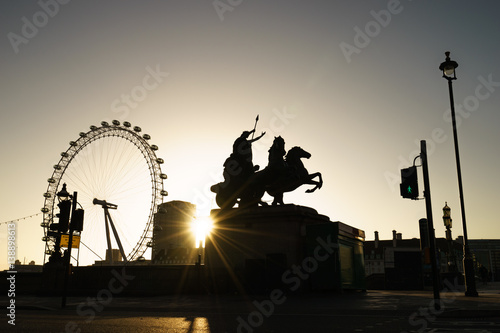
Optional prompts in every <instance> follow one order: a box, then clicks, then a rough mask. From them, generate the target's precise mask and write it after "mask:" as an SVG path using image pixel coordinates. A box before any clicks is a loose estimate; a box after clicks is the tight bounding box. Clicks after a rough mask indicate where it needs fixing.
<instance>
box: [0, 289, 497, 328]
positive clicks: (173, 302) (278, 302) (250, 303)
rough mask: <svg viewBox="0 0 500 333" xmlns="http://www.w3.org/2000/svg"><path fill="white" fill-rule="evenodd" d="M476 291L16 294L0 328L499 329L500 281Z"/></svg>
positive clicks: (107, 291) (104, 291)
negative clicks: (437, 294) (436, 295)
mask: <svg viewBox="0 0 500 333" xmlns="http://www.w3.org/2000/svg"><path fill="white" fill-rule="evenodd" d="M477 289H478V293H479V296H478V297H467V296H465V293H464V291H443V292H441V293H440V299H439V300H438V301H437V302H434V294H433V291H432V290H423V291H394V290H368V291H366V292H361V291H352V292H347V291H346V292H343V293H330V292H317V293H301V294H298V293H296V292H292V291H290V290H287V291H284V290H283V291H282V290H278V289H276V290H274V291H271V292H269V293H268V294H263V295H236V294H235V295H227V294H225V295H171V296H156V297H129V296H123V297H120V295H119V294H116V295H114V294H112V293H111V292H110V291H109V290H101V291H99V292H97V293H96V295H93V296H79V297H68V298H67V300H66V306H65V307H64V308H61V300H62V299H61V297H37V296H29V295H16V296H15V305H16V308H15V311H14V312H15V325H13V324H8V323H7V321H8V320H10V317H9V314H7V317H4V318H5V319H4V323H2V324H0V331H1V332H30V333H33V332H44V333H46V332H58V333H59V332H77V333H85V332H92V333H106V332H120V333H129V332H130V333H132V332H133V333H137V332H139V333H142V332H144V333H156V332H158V333H160V332H161V333H164V332H168V333H174V332H175V333H229V332H238V333H259V332H263V333H278V332H287V333H303V332H311V333H312V332H314V333H316V332H341V333H342V332H367V333H368V332H370V333H375V332H381V333H382V332H383V333H387V332H397V333H401V332H404V333H417V332H424V333H425V332H428V333H431V332H432V333H440V332H446V333H449V332H468V333H500V283H489V284H487V285H478V286H477ZM4 300H5V298H4ZM435 303H437V304H439V305H440V307H439V308H436V307H435V306H434V305H435ZM3 306H5V304H4V305H3ZM4 309H5V308H4ZM8 311H9V310H8ZM11 313H12V312H11Z"/></svg>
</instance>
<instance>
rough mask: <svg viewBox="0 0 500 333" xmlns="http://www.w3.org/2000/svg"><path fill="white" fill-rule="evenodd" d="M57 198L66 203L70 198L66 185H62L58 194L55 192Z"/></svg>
mask: <svg viewBox="0 0 500 333" xmlns="http://www.w3.org/2000/svg"><path fill="white" fill-rule="evenodd" d="M57 197H58V198H59V200H61V201H66V200H69V199H70V198H71V195H70V194H69V193H68V190H66V183H64V184H63V187H62V189H61V190H60V191H59V192H57Z"/></svg>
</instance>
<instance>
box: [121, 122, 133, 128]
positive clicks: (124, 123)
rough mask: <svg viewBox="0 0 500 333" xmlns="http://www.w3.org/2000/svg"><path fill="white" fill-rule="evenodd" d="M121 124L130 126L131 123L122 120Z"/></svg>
mask: <svg viewBox="0 0 500 333" xmlns="http://www.w3.org/2000/svg"><path fill="white" fill-rule="evenodd" d="M123 126H125V127H130V126H132V124H131V123H129V122H128V121H124V122H123Z"/></svg>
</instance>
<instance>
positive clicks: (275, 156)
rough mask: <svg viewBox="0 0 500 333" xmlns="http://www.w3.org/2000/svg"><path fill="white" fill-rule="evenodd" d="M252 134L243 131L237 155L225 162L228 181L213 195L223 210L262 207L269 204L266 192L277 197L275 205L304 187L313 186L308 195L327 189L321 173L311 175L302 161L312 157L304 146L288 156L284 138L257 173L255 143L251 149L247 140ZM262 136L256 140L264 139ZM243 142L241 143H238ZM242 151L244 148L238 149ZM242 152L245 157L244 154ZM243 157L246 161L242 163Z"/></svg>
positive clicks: (215, 186)
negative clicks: (254, 157) (253, 151)
mask: <svg viewBox="0 0 500 333" xmlns="http://www.w3.org/2000/svg"><path fill="white" fill-rule="evenodd" d="M254 130H255V129H254ZM250 133H252V132H243V134H242V135H241V136H240V138H238V139H237V140H236V141H235V144H234V146H233V153H232V154H231V156H230V157H229V158H228V159H227V160H226V162H225V163H224V182H223V183H218V184H215V185H213V186H212V187H211V190H212V192H215V193H216V202H217V205H218V206H219V207H220V208H222V209H224V208H232V207H233V206H234V205H235V204H236V203H238V207H252V206H257V205H259V204H260V205H262V206H265V205H267V203H265V202H263V201H262V197H263V196H264V193H265V192H267V193H268V194H269V195H271V196H272V197H274V200H273V203H272V204H273V205H283V204H284V203H283V194H284V193H285V192H291V191H294V190H295V189H297V188H298V187H300V186H301V185H306V184H309V185H314V187H313V188H312V189H308V190H306V193H311V192H314V191H315V190H317V189H320V188H321V187H322V186H323V179H322V176H321V173H319V172H316V173H313V174H309V172H308V171H307V169H306V168H305V167H304V164H303V163H302V161H301V159H302V158H310V157H311V154H310V153H308V152H307V151H305V150H303V149H302V148H300V147H293V148H292V149H290V150H289V151H288V153H286V150H285V141H284V140H283V138H282V137H281V136H278V137H275V138H274V141H273V144H272V146H271V148H270V149H269V158H268V165H267V167H266V168H265V169H263V170H261V171H258V172H256V171H257V170H258V166H255V167H254V166H253V164H250V163H252V161H251V156H252V154H251V142H253V141H251V142H250V145H249V146H246V144H247V143H246V142H245V141H243V140H246V138H248V136H249V135H250ZM262 135H264V133H263V134H262ZM262 135H261V136H259V137H258V138H256V139H255V140H257V139H259V138H261V137H262ZM239 139H240V141H241V142H239V141H238V140H239ZM255 140H254V141H255ZM235 147H236V152H235V149H234V148H235ZM239 148H242V149H241V150H238V149H239ZM248 150H250V152H248ZM241 152H243V154H240V153H241ZM285 154H286V156H285ZM242 156H243V157H244V159H242V160H240V159H241V158H242ZM249 157H250V159H248V158H249ZM315 178H318V180H315Z"/></svg>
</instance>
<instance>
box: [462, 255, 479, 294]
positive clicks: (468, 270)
mask: <svg viewBox="0 0 500 333" xmlns="http://www.w3.org/2000/svg"><path fill="white" fill-rule="evenodd" d="M464 272H465V296H470V297H477V296H478V294H477V290H476V280H475V276H474V275H475V274H474V262H473V260H472V258H464Z"/></svg>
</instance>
